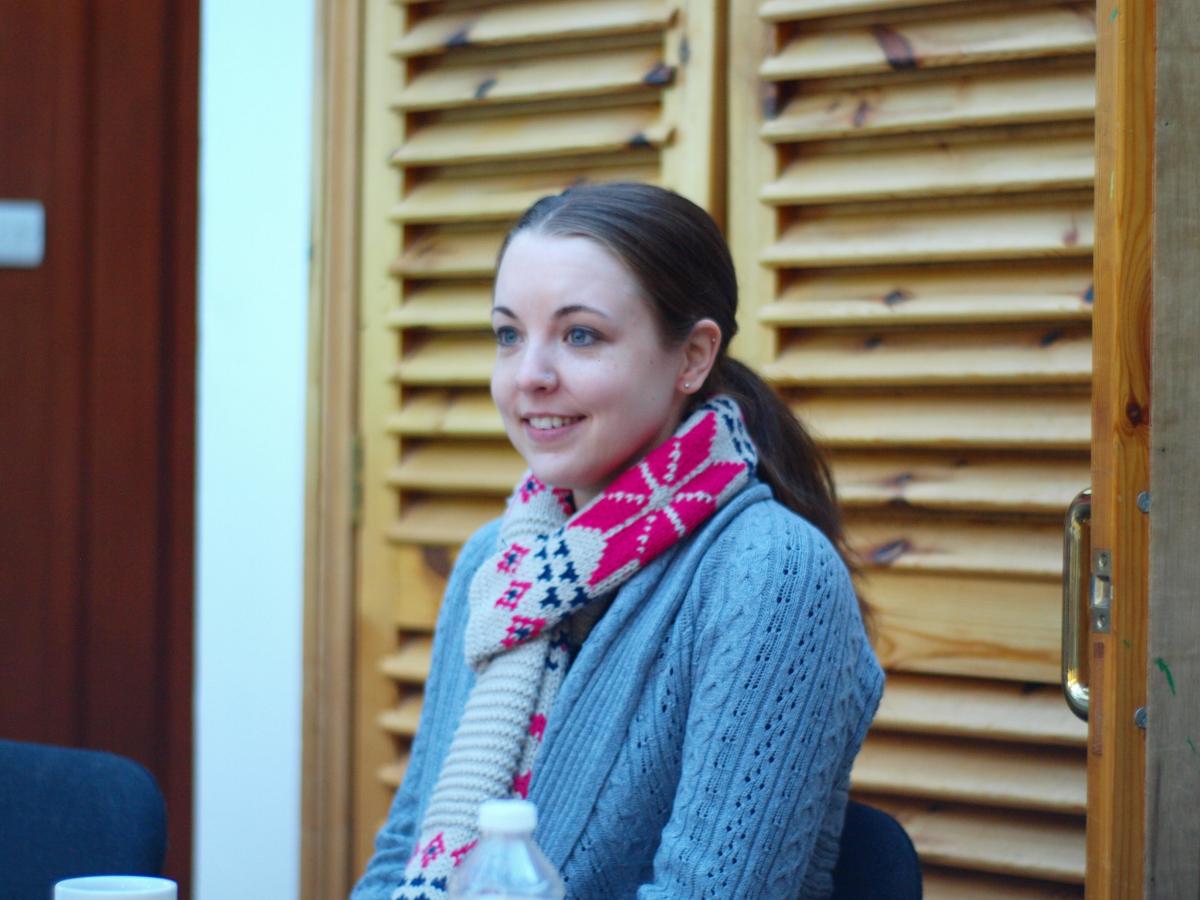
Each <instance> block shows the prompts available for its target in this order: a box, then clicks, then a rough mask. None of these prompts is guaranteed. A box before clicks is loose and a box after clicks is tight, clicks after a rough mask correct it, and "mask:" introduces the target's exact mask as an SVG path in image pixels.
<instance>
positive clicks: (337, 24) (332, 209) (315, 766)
mask: <svg viewBox="0 0 1200 900" xmlns="http://www.w3.org/2000/svg"><path fill="white" fill-rule="evenodd" d="M363 17H364V3H363V0H348V2H338V0H318V2H317V8H316V32H315V53H316V64H315V67H314V68H315V78H314V83H313V103H314V110H313V142H312V147H313V163H312V166H313V191H312V204H313V205H312V214H311V221H312V248H313V255H312V268H311V271H310V281H309V314H308V335H309V348H308V373H309V377H308V402H307V412H308V418H307V423H306V432H305V460H306V462H305V502H304V510H305V521H304V656H303V679H304V696H303V721H302V732H301V733H302V748H301V753H302V761H301V808H300V896H301V897H302V898H304V900H324V898H327V897H344V896H346V895H347V894H348V893H349V891H350V888H351V885H352V884H353V881H354V878H355V876H356V874H357V873H355V871H354V857H353V851H352V847H351V843H350V840H351V822H352V819H353V809H354V806H353V797H352V785H353V737H354V709H353V696H354V695H353V675H354V666H355V657H354V646H355V641H354V608H355V604H354V561H355V553H356V550H355V536H356V516H357V503H358V492H359V486H358V466H359V461H360V460H359V449H358V440H357V434H358V419H357V391H358V367H359V353H358V328H357V323H358V281H359V279H358V275H359V258H358V254H359V239H358V234H359V229H358V217H359V204H360V196H359V178H360V171H359V170H360V160H361V154H362V148H361V137H362V135H361V130H360V127H359V125H360V115H359V111H360V108H361V103H362V23H363Z"/></svg>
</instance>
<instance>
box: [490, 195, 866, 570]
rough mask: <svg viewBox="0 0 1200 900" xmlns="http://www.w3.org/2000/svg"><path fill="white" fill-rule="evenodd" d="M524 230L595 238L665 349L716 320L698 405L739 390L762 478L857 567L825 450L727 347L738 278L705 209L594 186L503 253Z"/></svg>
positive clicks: (545, 203) (561, 204)
mask: <svg viewBox="0 0 1200 900" xmlns="http://www.w3.org/2000/svg"><path fill="white" fill-rule="evenodd" d="M522 231H531V232H534V233H537V234H544V235H547V236H552V237H584V238H589V239H591V240H593V241H595V242H596V243H598V244H600V245H601V246H602V247H604V248H605V249H606V250H608V251H609V252H610V253H612V255H613V256H615V257H616V258H617V259H619V260H620V261H621V262H622V263H624V265H625V266H626V267H627V268H628V269H629V271H630V272H631V273H632V274H633V276H634V278H635V279H636V280H637V282H638V283H639V284H640V286H641V288H642V290H643V292H644V293H645V295H646V297H647V298H648V299H649V300H650V303H651V307H652V308H653V310H654V313H655V318H656V319H657V320H658V324H659V332H660V335H661V337H662V339H663V342H664V344H665V345H667V346H676V345H678V344H679V343H681V342H682V341H683V340H684V339H685V338H686V337H687V336H688V335H689V334H690V333H691V330H692V327H693V326H694V325H695V324H696V323H697V322H699V321H700V320H701V319H712V320H713V321H715V322H716V323H717V325H718V326H719V327H720V329H721V347H720V350H719V353H718V356H717V361H716V364H715V365H714V366H713V369H712V371H711V372H710V373H709V375H708V378H707V379H706V381H705V383H704V386H703V388H702V389H701V390H700V391H699V392H698V393H697V394H696V395H695V396H694V397H693V398H692V401H691V404H692V406H693V407H694V406H695V405H697V404H699V403H701V402H703V400H704V399H705V398H707V397H709V396H711V395H713V394H727V395H729V396H731V397H733V399H735V400H736V401H737V403H738V405H739V406H740V407H741V409H742V415H743V416H744V417H745V420H746V427H747V429H748V430H749V432H750V436H751V438H752V439H753V440H754V444H755V446H756V447H757V449H758V453H759V461H758V474H759V477H760V478H761V479H762V480H763V481H765V482H766V483H767V484H769V485H770V486H771V489H772V491H774V493H775V498H776V499H777V500H779V502H780V503H782V504H783V505H784V506H786V507H788V508H789V509H791V510H792V511H794V512H796V513H798V514H799V515H801V516H803V517H804V518H805V519H807V520H808V521H809V522H811V523H812V524H813V525H815V526H816V527H817V528H818V529H820V530H821V532H822V533H823V534H824V535H825V537H827V538H828V539H829V541H830V542H831V543H832V544H833V546H834V547H835V548H837V550H838V552H839V553H840V554H841V556H842V559H843V560H844V561H845V562H846V564H847V565H848V566H850V567H851V569H852V570H853V569H855V568H856V567H855V566H854V565H853V562H854V558H853V556H852V554H851V553H850V552H849V549H848V547H847V545H846V540H845V535H844V534H843V532H842V521H841V515H840V512H839V510H838V504H837V497H836V494H835V492H834V485H833V477H832V475H831V473H830V470H829V464H828V463H827V462H826V460H825V457H824V455H823V454H822V452H821V450H820V448H819V447H817V445H816V443H815V442H814V441H813V439H812V437H811V436H810V435H809V434H808V432H807V431H806V430H805V429H804V426H803V425H801V424H800V422H799V421H798V420H797V419H796V417H795V416H794V415H793V414H792V411H791V410H790V409H788V407H787V405H786V404H785V403H784V402H783V400H782V399H781V398H780V396H779V395H778V394H777V393H776V392H775V390H774V389H773V388H772V387H771V386H770V385H769V384H767V383H766V382H765V381H763V380H762V378H760V377H759V376H758V375H757V374H755V373H754V372H753V371H752V370H751V369H750V368H749V367H747V366H746V365H744V364H743V363H741V362H738V361H737V360H735V359H733V357H731V356H730V355H729V353H728V348H729V342H730V340H732V339H733V336H734V335H735V334H736V333H737V301H738V289H737V276H736V274H735V273H734V268H733V259H732V257H731V256H730V255H729V247H728V246H727V245H726V243H725V238H724V237H723V236H722V235H721V231H720V229H718V228H717V225H716V223H715V222H713V220H712V218H711V217H710V216H709V215H708V213H706V212H705V211H704V210H703V209H701V208H700V207H699V206H697V205H696V204H695V203H692V202H691V201H690V200H688V199H686V198H685V197H681V196H680V195H679V194H676V193H673V192H672V191H668V190H664V189H663V188H658V187H653V186H651V185H648V184H635V183H624V182H615V183H607V184H590V185H581V186H578V187H573V188H569V189H568V190H566V191H563V193H561V194H557V195H555V196H551V197H543V198H542V199H541V200H539V201H537V202H536V203H535V204H533V206H531V207H530V208H529V209H528V210H527V211H526V212H525V214H524V215H523V216H521V218H520V220H519V221H518V222H517V224H516V225H515V226H513V229H512V230H511V231H510V232H509V233H508V236H507V237H506V238H505V240H504V244H503V245H502V246H501V248H500V258H503V257H504V251H505V250H506V249H507V248H508V244H509V242H510V241H511V240H512V238H513V237H514V236H515V235H517V234H518V233H520V232H522ZM689 411H690V410H689ZM685 415H686V412H685Z"/></svg>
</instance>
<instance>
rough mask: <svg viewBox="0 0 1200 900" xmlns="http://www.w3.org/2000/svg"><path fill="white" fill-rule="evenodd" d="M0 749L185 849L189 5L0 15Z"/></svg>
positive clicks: (194, 47) (42, 9) (193, 17)
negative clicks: (38, 232)
mask: <svg viewBox="0 0 1200 900" xmlns="http://www.w3.org/2000/svg"><path fill="white" fill-rule="evenodd" d="M0 21H3V23H4V26H3V28H0V161H2V162H0V197H4V198H14V197H19V198H31V199H40V200H41V201H42V202H43V203H44V204H45V207H46V216H47V250H46V259H45V262H44V264H43V265H42V266H41V267H39V268H37V269H33V270H24V271H23V270H13V269H0V398H3V399H2V400H0V664H2V668H3V671H2V673H0V734H2V735H4V736H8V737H14V738H20V739H26V740H35V741H44V742H49V743H60V744H69V745H79V746H91V747H98V748H102V749H109V750H114V751H117V752H120V753H124V754H126V755H128V756H132V757H133V758H135V759H138V760H140V761H141V762H143V763H145V764H146V765H147V766H148V767H149V768H150V769H151V770H152V771H154V773H155V774H156V776H157V777H158V779H159V781H160V783H161V784H162V786H163V789H164V792H165V793H166V795H167V800H168V806H169V823H170V829H171V835H170V850H169V855H168V870H169V872H170V874H171V875H172V876H173V877H176V878H177V879H179V880H180V881H181V882H182V883H183V884H184V886H185V893H186V891H187V887H186V885H187V882H188V881H189V880H190V879H189V874H190V873H189V870H190V845H191V805H192V801H191V780H192V778H191V770H192V731H191V719H192V680H193V675H192V673H193V662H192V636H193V588H192V579H193V550H192V544H193V533H194V532H193V522H192V520H193V513H194V502H193V490H194V475H193V470H194V458H195V454H194V438H195V436H194V425H193V422H194V417H195V400H194V393H195V374H194V369H195V317H196V308H195V304H196V291H195V260H196V250H195V245H196V169H197V165H196V159H197V146H198V142H197V130H198V129H197V115H198V70H199V52H198V43H199V10H198V0H169V2H164V3H161V4H114V3H100V2H95V0H92V2H88V0H60V2H56V3H53V4H48V3H34V4H30V3H19V2H14V0H4V2H2V3H0Z"/></svg>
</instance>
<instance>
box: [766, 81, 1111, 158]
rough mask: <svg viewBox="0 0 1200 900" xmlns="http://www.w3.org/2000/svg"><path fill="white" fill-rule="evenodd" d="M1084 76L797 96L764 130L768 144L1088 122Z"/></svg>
mask: <svg viewBox="0 0 1200 900" xmlns="http://www.w3.org/2000/svg"><path fill="white" fill-rule="evenodd" d="M1095 106H1096V82H1095V77H1094V75H1093V74H1092V73H1091V72H1090V71H1080V72H1047V73H1034V74H1019V75H986V76H983V75H972V76H964V77H961V78H955V79H949V80H946V81H936V82H916V83H911V84H897V85H886V86H882V87H871V88H852V89H844V90H833V91H824V92H819V93H813V94H801V95H800V96H797V97H795V98H794V99H792V100H791V101H790V102H789V103H788V104H787V105H786V106H785V107H784V109H783V111H782V112H781V113H780V114H779V115H778V116H777V117H775V118H773V119H771V120H770V121H768V122H766V123H765V124H764V125H763V127H762V131H761V134H762V137H763V138H765V139H766V140H768V141H811V140H817V139H819V138H838V137H853V136H857V135H870V134H894V133H898V132H907V131H911V132H920V131H930V130H934V129H942V128H962V127H967V126H980V125H1015V124H1019V123H1023V122H1049V121H1088V120H1090V119H1091V118H1092V117H1093V115H1094V111H1095Z"/></svg>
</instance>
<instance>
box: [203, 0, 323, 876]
mask: <svg viewBox="0 0 1200 900" xmlns="http://www.w3.org/2000/svg"><path fill="white" fill-rule="evenodd" d="M312 6H313V4H312V0H255V2H252V3H247V2H244V0H204V2H203V3H202V10H201V16H202V23H201V97H200V110H201V113H200V115H201V119H200V264H199V268H200V272H199V307H200V310H199V327H200V347H199V363H198V365H199V372H198V383H199V399H198V416H199V429H198V431H199V438H198V442H199V443H198V473H197V501H198V509H197V516H198V522H197V548H196V553H197V593H196V607H197V610H196V615H197V622H196V641H197V645H196V666H197V671H196V757H195V765H196V799H195V818H194V827H195V847H194V849H195V869H194V871H195V891H194V896H195V897H196V898H198V900H263V898H266V897H270V898H288V897H296V896H297V895H298V893H299V855H300V854H299V842H300V718H301V639H302V629H303V621H302V612H303V609H302V551H303V514H304V506H303V501H304V401H305V358H306V357H305V354H306V349H305V341H306V334H305V330H306V309H307V297H308V259H309V244H308V241H309V201H310V196H309V195H310V162H311V152H310V144H311V140H312V137H311V132H310V127H311V111H312V78H313V8H312Z"/></svg>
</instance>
